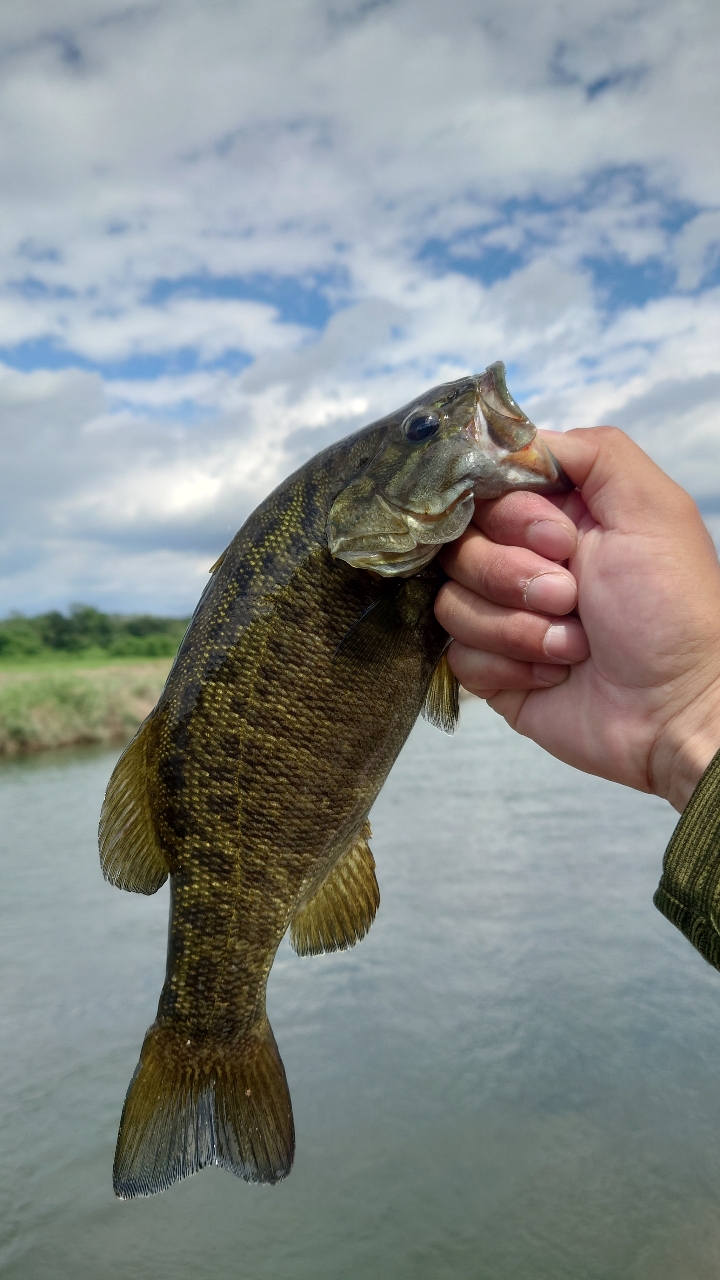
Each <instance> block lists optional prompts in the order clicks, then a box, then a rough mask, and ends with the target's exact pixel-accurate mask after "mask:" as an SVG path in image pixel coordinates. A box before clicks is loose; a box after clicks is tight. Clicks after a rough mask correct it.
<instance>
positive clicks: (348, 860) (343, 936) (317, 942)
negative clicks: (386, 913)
mask: <svg viewBox="0 0 720 1280" xmlns="http://www.w3.org/2000/svg"><path fill="white" fill-rule="evenodd" d="M371 834H372V832H371V830H370V823H369V822H366V823H365V825H364V826H363V829H362V831H361V833H360V835H359V836H358V839H357V840H356V842H355V844H354V845H353V846H352V848H351V849H349V850H348V852H347V853H345V854H343V856H342V858H341V859H340V861H339V862H337V863H336V864H335V866H334V867H333V869H332V871H331V872H330V875H329V876H328V877H327V880H325V881H324V882H323V884H322V885H321V886H320V888H319V889H318V891H317V893H316V894H315V895H314V897H312V898H311V899H310V901H309V902H307V903H306V904H305V905H304V906H302V907H301V908H300V910H299V911H297V912H296V913H295V915H294V916H293V919H292V923H291V925H290V941H291V943H292V945H293V947H294V948H295V950H296V951H297V953H298V955H299V956H316V955H319V954H320V953H321V952H322V951H345V950H346V949H347V948H348V947H353V946H354V945H355V943H356V942H359V941H360V939H361V938H364V937H365V934H366V933H367V931H368V929H369V928H370V925H371V924H372V922H373V920H374V919H375V913H376V911H377V909H378V907H379V906H380V890H379V889H378V882H377V880H376V879H375V859H374V858H373V856H372V853H371V852H370V846H369V844H368V837H369V836H370V835H371Z"/></svg>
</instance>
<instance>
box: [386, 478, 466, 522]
mask: <svg viewBox="0 0 720 1280" xmlns="http://www.w3.org/2000/svg"><path fill="white" fill-rule="evenodd" d="M474 488H475V486H474V484H472V483H471V484H468V486H467V488H465V489H463V490H462V492H461V493H459V494H458V496H457V498H453V500H452V502H451V503H449V504H448V506H447V507H443V509H442V511H438V512H437V513H436V514H434V515H433V514H431V513H429V512H427V513H426V512H424V511H413V510H412V508H410V507H399V506H398V504H397V503H396V502H390V506H392V507H394V508H395V510H396V511H399V512H401V513H402V515H404V516H411V517H412V519H413V520H423V521H424V522H426V523H427V524H435V523H436V522H437V521H438V520H445V519H447V517H448V516H449V515H451V514H452V512H453V511H454V510H455V508H456V507H458V506H459V505H460V503H461V502H464V501H465V499H466V498H467V497H469V495H470V494H471V493H472V492H473V491H474ZM383 497H384V498H385V495H384V494H383ZM385 501H386V502H388V501H389V499H388V498H385Z"/></svg>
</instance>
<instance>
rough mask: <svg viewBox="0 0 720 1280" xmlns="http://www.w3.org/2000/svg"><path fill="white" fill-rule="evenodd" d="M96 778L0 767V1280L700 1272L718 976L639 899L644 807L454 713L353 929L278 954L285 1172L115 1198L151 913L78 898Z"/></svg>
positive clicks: (658, 846) (713, 1265)
mask: <svg viewBox="0 0 720 1280" xmlns="http://www.w3.org/2000/svg"><path fill="white" fill-rule="evenodd" d="M113 763H114V754H113V753H108V752H107V751H105V750H95V749H90V750H84V751H78V752H66V753H57V754H55V755H53V756H50V755H47V756H44V757H36V758H34V759H29V760H24V761H15V762H12V763H9V764H5V765H3V766H2V769H1V770H0V837H1V840H2V865H3V875H2V895H1V896H0V913H1V915H2V921H1V927H0V951H1V959H2V991H1V993H0V1001H1V1011H0V1034H1V1036H2V1045H3V1051H2V1059H1V1063H0V1108H1V1119H0V1123H1V1134H2V1140H1V1149H0V1194H1V1196H2V1200H1V1204H2V1214H1V1221H0V1231H1V1235H0V1275H1V1276H2V1277H4V1278H5V1277H7V1280H10V1278H11V1277H12V1278H13V1280H15V1278H17V1280H58V1278H62V1280H64V1278H65V1277H67V1278H68V1280H126V1278H127V1280H165V1277H167V1278H168V1280H170V1278H172V1280H186V1278H187V1280H191V1278H192V1280H210V1278H212V1280H231V1278H232V1280H311V1278H312V1280H361V1278H362V1280H366V1278H367V1280H370V1278H371V1277H372V1278H373V1280H375V1278H376V1277H381V1280H545V1278H547V1280H565V1278H567V1280H625V1278H627V1280H710V1278H711V1277H712V1278H713V1280H715V1278H716V1277H717V1276H718V1275H719V1274H720V974H718V973H715V972H714V971H713V970H712V969H710V968H709V966H707V965H706V964H705V963H704V961H703V960H702V959H701V958H700V957H699V956H698V955H697V954H696V953H695V952H694V951H693V949H692V948H691V947H690V945H689V944H688V943H687V942H686V941H685V940H684V939H683V938H682V937H681V936H680V935H679V934H678V933H677V932H676V931H675V930H674V929H673V928H672V926H671V925H670V924H668V922H667V921H666V920H664V919H663V917H661V916H660V915H659V913H658V912H657V911H656V910H655V909H654V907H653V906H652V901H651V899H652V893H653V890H654V888H655V885H656V883H657V880H658V878H659V874H660V864H661V857H662V852H663V849H664V847H665V844H666V842H667V839H668V837H669V835H670V832H671V830H672V827H673V824H674V815H673V813H672V812H671V811H670V809H669V808H668V807H667V806H666V805H665V804H664V803H662V802H661V801H658V800H655V799H653V798H652V797H647V796H639V795H635V794H634V793H632V792H630V791H627V790H625V789H624V788H621V787H615V786H613V785H611V784H609V783H605V782H602V781H599V780H597V779H593V778H588V777H585V776H583V775H581V774H576V773H574V772H573V771H572V770H570V769H568V768H566V767H565V766H563V765H561V764H559V763H557V762H556V761H554V760H551V759H550V758H549V757H547V756H545V755H544V754H543V753H542V752H541V751H539V750H538V749H537V748H536V747H535V746H534V745H533V744H532V743H529V742H526V741H525V740H523V739H520V738H517V737H516V736H514V735H513V734H512V733H511V732H510V731H509V730H508V729H507V727H506V726H505V725H504V723H503V722H502V721H501V720H499V719H498V718H497V717H495V716H494V715H493V714H492V713H491V712H490V711H489V710H488V709H487V708H486V707H484V706H482V705H481V704H478V703H474V702H473V703H469V704H465V705H464V707H463V711H462V722H461V726H460V729H459V731H458V733H457V734H456V735H455V737H454V738H446V737H444V736H443V735H441V734H439V733H438V732H437V731H436V730H434V729H432V728H430V727H429V726H427V725H425V724H424V723H420V724H419V725H418V727H417V729H416V730H415V732H414V733H413V735H412V737H411V739H410V741H409V743H408V744H407V747H406V748H405V750H404V752H403V753H402V755H401V757H400V760H399V761H398V763H397V765H396V767H395V769H394V771H393V773H392V775H391V778H390V780H389V781H388V783H387V785H386V787H385V789H384V791H383V793H382V795H381V797H380V800H379V801H378V803H377V805H376V807H375V811H374V814H373V828H374V833H375V834H374V840H373V849H374V852H375V856H376V859H377V864H378V878H379V881H380V888H381V893H382V905H381V907H380V912H379V914H378V917H377V919H376V921H375V924H374V925H373V928H372V929H371V931H370V933H369V935H368V937H367V938H366V939H365V940H364V941H363V942H361V943H360V944H359V945H358V946H357V947H356V948H355V949H354V950H353V951H350V952H345V953H341V954H338V955H334V956H322V957H317V958H312V959H300V958H298V957H297V956H295V955H294V953H293V952H292V951H291V950H290V949H289V947H288V946H287V944H286V943H284V944H283V946H282V948H281V950H280V953H279V955H278V959H277V961H276V964H275V968H274V970H273V974H272V977H271V980H270V989H269V1012H270V1017H271V1021H272V1024H273V1027H274V1030H275V1035H276V1038H277V1041H278V1044H279V1046H280V1050H281V1053H282V1056H283V1059H284V1061H285V1066H286V1069H287V1074H288V1079H289V1082H290V1088H291V1092H292V1096H293V1102H294V1107H295V1121H296V1128H297V1157H296V1162H295V1167H294V1170H293V1172H292V1174H291V1176H290V1178H289V1179H288V1180H287V1181H286V1182H284V1183H282V1184H281V1185H279V1186H277V1187H257V1186H248V1185H247V1184H245V1183H243V1182H240V1181H238V1180H236V1179H235V1178H233V1177H232V1176H231V1175H230V1174H228V1173H225V1172H222V1171H220V1170H216V1169H209V1170H205V1171H204V1172H203V1173H201V1174H199V1175H198V1176H197V1177H195V1178H192V1179H189V1180H188V1181H186V1182H184V1183H182V1184H180V1185H178V1186H176V1187H174V1188H172V1189H171V1190H170V1191H169V1192H166V1193H165V1194H164V1195H161V1196H157V1197H154V1198H152V1199H150V1200H140V1201H133V1202H130V1203H120V1202H118V1201H116V1200H115V1199H114V1198H113V1195H112V1189H111V1183H110V1175H111V1166H112V1157H113V1147H114V1142H115V1134H116V1129H117V1122H118V1119H119V1115H120V1109H121V1106H122V1101H123V1097H124V1094H125V1090H126V1088H127V1084H128V1082H129V1079H130V1076H131V1074H132V1071H133V1069H134V1066H135V1063H136V1060H137V1055H138V1050H139V1048H140V1044H141V1041H142V1036H143V1033H144V1031H145V1028H146V1027H147V1025H148V1024H149V1023H150V1022H151V1021H152V1019H153V1016H154V1011H155V1005H156V1002H157V996H158V994H159V991H160V986H161V982H162V977H163V971H164V953H165V935H166V928H167V923H166V915H167V897H166V891H165V890H163V891H161V892H160V893H159V894H158V895H157V897H155V898H150V899H147V898H141V897H136V896H133V895H130V894H125V893H122V892H120V891H118V890H117V889H113V888H111V887H110V886H109V885H106V884H105V883H104V881H103V880H102V877H101V875H100V871H99V867H98V862H97V850H96V839H95V830H96V824H97V815H98V810H99V807H100V802H101V799H102V794H103V790H104V787H105V784H106V782H107V779H108V776H109V774H110V771H111V769H112V765H113Z"/></svg>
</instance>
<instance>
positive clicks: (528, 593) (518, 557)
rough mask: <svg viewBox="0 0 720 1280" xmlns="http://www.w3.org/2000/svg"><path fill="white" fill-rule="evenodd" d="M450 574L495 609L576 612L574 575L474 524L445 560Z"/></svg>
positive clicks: (442, 560) (452, 547) (452, 544)
mask: <svg viewBox="0 0 720 1280" xmlns="http://www.w3.org/2000/svg"><path fill="white" fill-rule="evenodd" d="M441 562H442V566H443V568H444V569H445V572H446V573H448V574H449V575H450V577H451V578H454V579H455V581H456V582H459V583H460V584H461V586H463V587H467V588H468V590H469V591H474V592H475V593H476V594H477V595H480V596H483V597H484V598H485V599H486V600H491V601H493V603H494V604H502V605H506V606H508V607H509V608H515V609H533V610H534V611H535V612H536V613H552V614H564V613H569V612H570V610H571V609H574V608H575V604H576V603H577V583H576V582H575V579H574V577H573V576H572V574H571V573H570V572H569V571H568V570H567V569H563V568H561V567H560V566H559V565H557V564H554V563H553V562H552V561H551V560H544V559H543V558H542V557H541V556H538V555H536V554H535V553H534V552H533V551H526V550H524V549H523V548H521V547H514V546H513V547H505V546H498V545H497V543H495V542H491V541H490V539H489V538H486V537H485V534H483V533H481V532H480V530H479V529H477V528H476V527H475V526H474V525H471V526H470V527H469V528H468V529H467V530H466V531H465V533H464V534H463V535H462V537H460V538H458V539H457V540H456V541H455V542H452V543H450V545H449V546H448V547H447V548H446V549H445V550H444V552H443V553H442V555H441Z"/></svg>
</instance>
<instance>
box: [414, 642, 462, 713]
mask: <svg viewBox="0 0 720 1280" xmlns="http://www.w3.org/2000/svg"><path fill="white" fill-rule="evenodd" d="M422 714H423V715H424V717H425V719H426V720H428V721H429V722H430V724H434V725H435V727H436V728H437V729H442V730H443V732H444V733H454V732H455V730H456V728H457V722H458V717H459V715H460V685H459V683H458V679H457V676H455V675H453V673H452V671H451V670H450V663H449V662H448V660H447V651H446V652H445V653H444V654H443V656H442V658H441V659H440V661H439V662H438V664H437V666H436V668H435V670H434V671H433V673H432V678H431V680H430V684H429V685H428V691H427V693H426V694H425V702H424V703H423V709H422Z"/></svg>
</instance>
